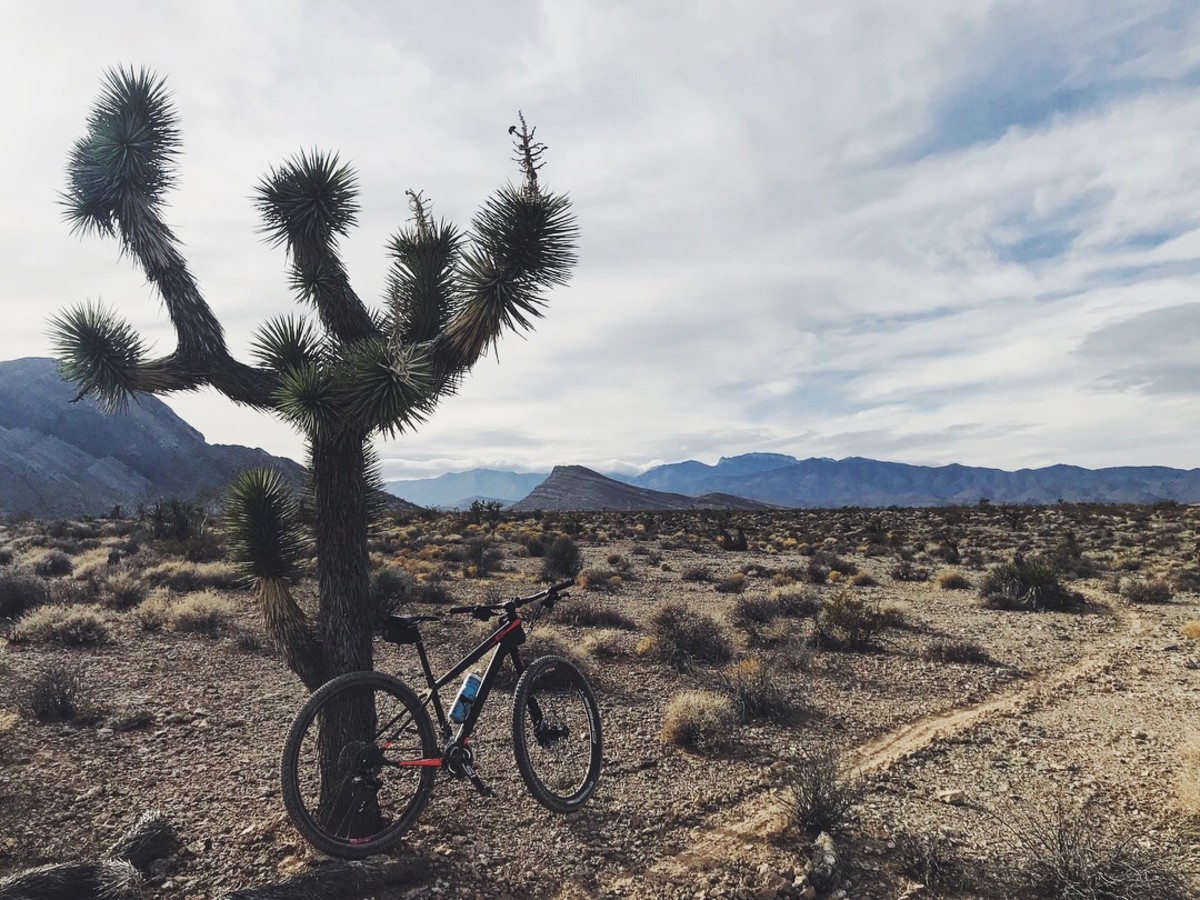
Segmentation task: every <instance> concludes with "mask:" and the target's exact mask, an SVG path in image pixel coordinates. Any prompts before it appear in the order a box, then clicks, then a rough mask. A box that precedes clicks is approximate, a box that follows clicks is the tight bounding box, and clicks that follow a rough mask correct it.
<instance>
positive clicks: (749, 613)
mask: <svg viewBox="0 0 1200 900" xmlns="http://www.w3.org/2000/svg"><path fill="white" fill-rule="evenodd" d="M781 615H783V610H782V609H780V606H779V601H778V600H777V599H775V598H773V597H738V599H737V602H736V603H734V605H733V612H732V613H731V615H730V618H731V620H732V622H733V625H734V627H735V628H740V629H742V630H743V631H755V630H757V629H758V628H761V627H762V626H763V625H769V624H770V623H771V622H774V621H775V620H776V619H778V618H779V617H780V616H781Z"/></svg>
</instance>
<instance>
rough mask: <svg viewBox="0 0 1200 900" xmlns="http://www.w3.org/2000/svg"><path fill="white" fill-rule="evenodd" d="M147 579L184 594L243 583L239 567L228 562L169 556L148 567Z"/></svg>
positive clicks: (151, 582)
mask: <svg viewBox="0 0 1200 900" xmlns="http://www.w3.org/2000/svg"><path fill="white" fill-rule="evenodd" d="M144 577H145V579H146V581H147V582H148V583H149V584H152V585H156V586H157V585H165V586H166V587H169V588H170V589H171V590H173V591H176V592H178V593H180V594H187V593H192V592H195V591H205V590H234V589H236V588H239V587H242V586H243V583H244V582H243V578H242V575H241V573H240V572H239V571H238V569H237V568H236V567H235V566H233V565H232V564H231V563H227V562H199V563H197V562H187V561H183V560H167V561H165V562H161V563H159V564H158V565H156V566H153V567H151V568H149V569H147V570H146V571H145V575H144Z"/></svg>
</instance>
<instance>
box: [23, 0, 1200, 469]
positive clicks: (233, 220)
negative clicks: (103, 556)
mask: <svg viewBox="0 0 1200 900" xmlns="http://www.w3.org/2000/svg"><path fill="white" fill-rule="evenodd" d="M3 11H4V21H5V28H4V31H3V33H2V34H0V76H3V78H2V82H0V83H3V84H4V94H5V97H4V99H5V106H6V123H5V136H4V140H3V142H2V143H0V162H2V163H3V171H4V172H5V173H6V175H7V176H8V180H7V184H6V187H5V191H4V194H3V200H2V201H0V203H2V204H3V210H4V213H5V214H4V215H3V216H0V303H2V304H3V311H4V322H5V328H4V329H3V330H2V332H0V358H4V359H12V358H16V357H21V356H34V355H37V356H48V355H50V347H49V341H48V339H47V336H46V320H47V319H48V317H49V316H50V315H51V314H53V312H55V311H56V310H58V309H59V308H61V307H63V306H66V305H68V304H72V303H76V302H78V301H81V300H84V299H89V298H91V299H95V298H101V299H103V300H104V301H106V302H107V303H110V304H112V305H114V306H117V307H118V308H119V309H120V310H121V311H122V312H123V313H124V314H125V315H127V316H128V317H129V319H130V320H131V321H132V322H134V324H136V325H137V326H138V327H139V328H141V329H142V330H143V331H144V332H145V333H146V335H147V337H149V338H150V339H151V340H152V341H153V342H154V343H155V345H156V347H157V348H158V349H159V350H160V351H165V350H168V349H169V348H170V347H171V346H172V344H173V339H172V332H171V329H170V323H169V322H168V321H167V319H166V315H165V313H164V311H163V310H162V307H161V304H160V303H159V301H158V299H157V297H155V296H153V293H152V291H151V290H150V289H149V288H148V287H147V285H146V284H145V282H144V280H143V279H142V278H141V277H140V276H139V275H138V273H137V272H136V271H135V270H134V269H133V267H132V266H131V265H130V263H129V262H128V261H123V260H119V259H118V257H117V250H116V246H115V245H114V244H113V243H111V242H104V241H100V240H98V239H95V238H89V239H85V240H82V241H81V240H79V239H76V238H72V237H71V236H70V235H69V234H68V229H67V226H66V225H65V224H64V223H63V222H62V221H61V218H60V212H59V210H58V208H57V207H56V204H55V195H56V193H57V191H58V190H59V189H60V188H61V186H62V184H63V171H64V162H65V157H66V153H67V150H68V148H69V147H70V145H71V142H72V141H73V140H74V139H75V138H76V137H78V136H79V135H80V134H81V133H82V131H83V127H84V119H85V117H86V115H87V112H88V110H89V108H90V105H91V102H92V100H93V98H94V97H95V96H96V94H97V93H98V90H99V82H100V78H101V75H102V73H103V71H104V70H105V69H106V68H108V67H111V66H113V65H116V64H126V65H129V64H132V65H147V66H150V67H152V68H154V69H156V70H157V71H158V72H159V73H161V74H163V75H165V76H167V78H168V79H169V83H170V85H171V87H172V88H173V90H174V92H175V95H176V103H177V107H178V112H179V115H180V119H181V125H182V129H183V135H184V155H183V158H182V167H181V179H180V186H179V189H178V190H177V192H176V194H175V197H174V201H173V204H172V212H171V220H172V222H173V223H174V224H175V225H176V226H177V229H178V232H179V234H180V235H181V236H182V238H183V239H184V240H185V241H186V243H187V253H188V257H189V260H190V263H191V265H192V268H193V270H194V272H195V273H196V275H197V277H198V278H199V280H200V283H201V286H202V289H203V290H204V291H205V293H206V296H207V298H208V300H209V302H210V303H211V304H212V306H213V307H214V309H215V310H216V312H217V314H218V316H219V317H220V318H221V320H222V321H223V322H224V324H225V327H226V331H227V335H228V337H229V339H230V343H231V346H232V347H233V348H235V350H236V351H237V352H238V353H240V354H242V355H244V354H245V347H246V345H247V343H248V340H249V337H250V335H251V333H252V330H253V328H254V326H255V325H256V324H257V323H258V322H260V321H261V320H262V319H264V318H266V317H267V316H269V315H273V314H276V313H278V312H283V311H287V310H289V309H291V308H292V307H293V304H292V300H291V298H290V297H289V295H288V291H287V287H286V284H287V282H286V278H285V260H284V257H283V254H282V252H281V251H279V250H277V249H272V248H269V247H267V246H266V245H264V244H263V243H262V242H261V241H260V240H259V239H258V236H257V235H256V233H255V228H256V224H257V222H256V219H255V216H254V212H253V208H252V205H251V203H250V202H249V199H248V197H249V194H250V191H251V189H252V187H253V186H254V184H255V183H256V182H257V180H258V179H259V178H260V177H261V175H262V174H263V173H264V172H265V171H266V170H267V168H268V167H269V166H271V165H273V164H277V163H278V162H280V161H281V160H282V159H283V158H285V157H286V156H288V155H290V154H292V153H294V152H295V151H297V150H299V149H300V148H302V147H310V146H318V147H322V148H330V149H336V150H338V151H339V152H340V153H341V154H342V155H343V157H344V158H347V159H349V160H351V161H352V162H353V163H354V165H355V167H356V168H357V170H358V173H359V178H360V184H361V202H362V215H361V218H360V227H359V228H358V229H357V231H356V232H355V233H354V234H353V235H352V236H351V239H350V240H349V241H348V242H347V243H346V245H345V249H346V256H347V262H348V265H349V267H350V271H351V274H352V277H353V278H354V280H355V283H356V286H357V288H358V291H359V293H360V294H361V295H362V296H363V297H365V298H369V299H370V298H376V299H377V298H379V297H380V296H381V295H382V289H383V284H384V279H385V269H386V260H385V256H384V252H383V246H384V243H385V241H386V240H387V238H388V236H389V234H390V233H391V232H392V231H393V230H394V229H395V227H396V226H397V225H398V224H400V223H401V222H402V221H403V220H404V218H405V217H406V215H407V208H406V205H405V197H404V191H405V189H406V188H410V187H411V188H417V189H424V190H425V191H426V192H427V193H428V194H429V195H430V196H431V197H432V198H433V200H434V203H435V212H436V213H437V214H438V215H441V216H446V217H448V218H451V219H454V220H456V221H459V222H462V223H464V224H465V223H466V221H467V219H468V218H469V216H470V215H471V213H472V212H473V210H474V209H475V207H476V205H477V204H478V203H479V202H480V201H482V200H483V199H484V198H485V197H486V196H487V195H488V193H489V192H490V191H492V190H493V189H494V188H496V187H498V186H499V185H501V184H502V183H504V182H505V181H506V180H508V179H509V178H510V177H513V176H514V175H515V173H514V171H513V167H512V165H511V163H510V162H509V156H510V149H509V145H508V136H507V134H506V129H507V127H508V125H509V124H511V123H512V122H513V121H515V117H516V111H517V110H518V109H523V110H524V111H525V113H526V115H527V116H528V118H529V119H530V121H531V122H532V123H533V124H536V125H537V127H538V129H539V130H538V136H539V137H540V138H542V139H544V140H545V141H546V143H547V144H549V146H550V151H549V154H548V165H547V167H546V169H545V170H544V173H543V175H544V178H545V180H546V182H547V183H548V184H549V185H550V186H551V187H553V188H554V189H557V190H565V191H568V192H569V193H570V194H571V195H572V197H573V199H574V201H575V206H576V212H577V215H578V219H579V224H580V228H581V234H582V242H581V248H580V265H579V268H578V272H577V274H576V277H575V279H574V281H573V282H572V284H571V285H570V286H569V287H567V288H566V289H560V290H558V291H557V292H556V293H555V294H554V295H553V297H552V300H551V305H550V308H549V310H548V313H547V316H546V318H545V319H544V320H543V321H542V322H541V323H540V324H539V326H538V328H537V330H536V331H535V332H533V333H532V334H530V335H529V336H528V338H527V339H525V340H522V339H518V338H512V337H510V338H509V339H507V340H505V341H504V343H503V344H502V345H501V348H500V364H499V365H497V362H496V360H495V359H493V358H489V359H485V360H483V361H481V363H480V364H479V365H478V366H477V368H476V370H475V371H474V372H473V373H472V375H471V376H470V377H469V378H468V380H467V381H466V383H465V384H464V385H463V388H462V390H461V391H460V392H459V394H458V395H456V396H454V397H452V398H449V399H447V400H445V401H444V402H443V403H442V405H441V407H440V408H439V410H438V412H437V413H436V414H435V416H434V418H433V419H432V420H431V421H430V422H429V423H428V424H427V425H425V426H424V427H423V428H421V430H420V431H418V432H416V433H413V434H410V435H406V436H404V437H402V438H400V439H399V440H396V441H391V442H386V443H382V444H381V445H380V450H381V453H382V455H383V457H384V460H385V465H384V472H385V475H386V476H388V477H391V478H398V477H420V476H424V475H430V474H437V473H439V472H443V471H448V470H460V469H465V468H470V467H474V466H490V467H495V468H514V469H524V470H539V469H546V468H548V467H549V466H551V465H553V464H555V463H578V464H583V465H588V466H592V467H595V468H601V469H608V468H615V467H621V468H625V469H638V468H642V467H645V466H646V465H648V464H651V463H654V462H661V461H676V460H680V459H685V458H698V459H702V460H704V461H706V462H714V461H715V460H716V458H717V457H718V456H721V455H732V454H737V453H743V452H748V451H757V450H764V451H774V452H786V453H792V454H794V455H796V456H800V457H806V456H833V457H844V456H868V457H875V458H881V459H892V460H899V461H903V462H912V463H926V464H944V463H950V462H961V463H966V464H973V465H989V466H998V467H1002V468H1009V469H1013V468H1020V467H1024V466H1039V465H1048V464H1052V463H1059V462H1064V463H1073V464H1078V465H1085V466H1092V467H1096V466H1105V465H1151V464H1157V465H1172V466H1180V467H1186V468H1192V467H1195V466H1197V465H1198V464H1200V463H1198V461H1197V456H1196V446H1197V441H1196V438H1197V435H1200V153H1197V148H1200V8H1198V7H1197V6H1196V4H1194V3H1191V2H1154V0H1132V2H1106V3H1100V4H1097V3H1093V2H1088V0H1078V2H1072V0H1056V2H1055V3H1052V4H1047V3H1044V2H1003V0H998V2H978V3H976V2H962V0H948V2H942V3H938V2H929V0H922V2H919V3H918V2H912V3H908V4H897V3H886V2H879V3H868V2H845V3H840V4H801V3H796V2H794V0H780V2H690V3H686V4H684V3H677V4H664V3H660V4H647V3H637V2H613V0H595V2H582V0H545V2H542V3H534V2H521V3H503V4H500V3H495V2H489V0H458V2H455V3H441V4H435V3H428V2H420V3H418V2H394V0H392V2H377V3H375V2H345V3H331V2H330V3H284V2H278V3H270V2H255V3H235V2H206V3H202V4H201V3H194V2H187V3H183V2H164V3H156V4H147V3H143V2H137V3H134V2H127V3H120V2H116V3H106V4H92V3H86V4H85V3H78V4H74V3H56V2H43V3H38V4H29V3H20V4H18V3H6V4H3ZM166 399H167V400H168V402H169V403H171V405H172V406H173V407H174V408H175V409H176V410H177V411H178V412H180V414H181V415H183V416H184V417H185V418H187V419H188V420H189V421H190V422H191V423H192V424H194V425H195V426H196V427H197V428H199V429H200V430H201V431H202V432H204V434H205V435H206V437H207V438H208V439H209V440H211V441H218V442H223V443H243V444H250V445H255V446H262V447H265V448H266V449H268V450H270V451H272V452H275V453H280V454H285V455H290V456H294V457H299V456H300V454H301V449H300V446H301V445H300V441H299V439H298V438H297V437H296V436H295V434H294V433H292V432H291V431H290V430H289V429H288V428H287V427H286V426H284V425H282V424H281V423H279V422H275V421H273V420H271V419H270V418H268V417H266V416H263V415H261V414H259V413H255V412H252V411H249V410H243V409H238V408H236V407H234V406H233V405H232V404H230V403H228V402H226V401H225V400H224V399H223V398H221V397H220V396H219V395H216V394H214V393H211V392H205V393H200V394H191V395H181V396H175V397H171V398H166Z"/></svg>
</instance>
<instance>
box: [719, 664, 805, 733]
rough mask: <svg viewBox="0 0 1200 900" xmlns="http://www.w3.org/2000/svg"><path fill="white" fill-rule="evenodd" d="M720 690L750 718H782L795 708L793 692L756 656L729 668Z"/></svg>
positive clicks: (724, 673) (724, 675) (724, 674)
mask: <svg viewBox="0 0 1200 900" xmlns="http://www.w3.org/2000/svg"><path fill="white" fill-rule="evenodd" d="M793 684H795V682H793ZM721 688H722V690H724V691H725V693H726V694H728V695H729V698H730V699H731V700H733V702H734V703H736V704H737V706H738V709H739V710H741V713H742V716H743V717H744V718H747V719H763V718H783V717H786V716H788V715H789V714H790V713H791V712H792V710H793V709H794V697H793V692H792V691H790V690H789V689H788V688H786V687H785V686H784V685H783V684H782V683H781V682H780V681H779V680H778V679H777V678H776V677H775V673H774V672H773V671H772V670H771V667H770V666H769V665H767V664H765V663H764V662H763V661H762V659H760V658H759V657H757V656H748V657H746V658H745V659H741V660H738V661H737V662H735V663H733V664H731V665H729V666H727V667H726V668H725V671H724V672H723V673H722V675H721Z"/></svg>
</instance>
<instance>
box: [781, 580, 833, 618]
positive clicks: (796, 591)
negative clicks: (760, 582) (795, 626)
mask: <svg viewBox="0 0 1200 900" xmlns="http://www.w3.org/2000/svg"><path fill="white" fill-rule="evenodd" d="M771 599H773V600H775V601H776V602H777V603H778V604H779V613H780V615H783V616H787V617H788V618H789V619H812V618H815V617H816V615H817V613H819V612H820V611H821V597H820V595H819V594H818V593H817V592H816V590H815V589H813V588H811V587H807V586H804V585H796V586H788V587H781V588H776V589H775V590H773V591H771Z"/></svg>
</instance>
